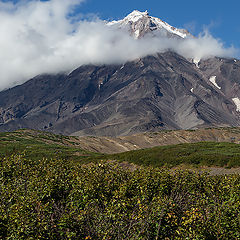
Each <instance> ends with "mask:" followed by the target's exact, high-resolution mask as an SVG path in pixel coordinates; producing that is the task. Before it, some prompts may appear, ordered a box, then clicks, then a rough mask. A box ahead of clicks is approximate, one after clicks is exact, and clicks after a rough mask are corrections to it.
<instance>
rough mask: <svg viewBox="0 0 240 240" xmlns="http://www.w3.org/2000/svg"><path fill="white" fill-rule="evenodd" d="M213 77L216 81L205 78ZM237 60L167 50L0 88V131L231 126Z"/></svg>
mask: <svg viewBox="0 0 240 240" xmlns="http://www.w3.org/2000/svg"><path fill="white" fill-rule="evenodd" d="M213 75H214V76H216V79H215V81H216V84H218V85H217V86H220V87H221V89H219V88H218V87H216V84H215V85H214V84H213V82H212V81H210V78H211V76H213ZM239 82H240V62H239V61H237V60H231V59H219V58H212V59H209V60H205V61H201V62H200V63H199V68H198V67H197V66H196V65H195V64H193V63H191V62H190V61H188V60H187V59H185V58H183V57H182V56H179V55H178V54H176V53H173V52H166V53H162V54H156V55H154V56H148V57H145V58H142V59H138V60H136V61H133V62H128V63H126V64H124V65H122V66H117V65H108V66H93V65H89V66H82V67H80V68H78V69H76V70H75V71H73V72H72V73H71V74H69V75H65V74H58V75H41V76H37V77H35V78H33V79H31V80H29V81H28V82H26V83H25V84H23V85H20V86H17V87H15V88H12V89H9V90H6V91H3V92H0V123H1V125H0V130H1V131H9V130H15V129H18V128H33V129H40V130H44V129H45V130H48V131H53V132H56V133H61V134H68V135H70V134H75V135H110V136H117V135H129V134H133V133H137V132H144V131H156V130H161V129H189V128H196V127H205V126H238V125H239V112H238V111H237V110H238V108H237V106H236V103H235V102H234V101H233V99H234V98H238V97H240V92H239Z"/></svg>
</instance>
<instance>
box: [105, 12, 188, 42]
mask: <svg viewBox="0 0 240 240" xmlns="http://www.w3.org/2000/svg"><path fill="white" fill-rule="evenodd" d="M108 25H109V26H119V27H120V28H127V29H128V30H129V31H130V33H131V34H132V35H133V36H134V37H135V38H141V37H143V36H144V35H145V34H147V33H152V34H160V35H162V36H166V37H177V38H186V37H189V36H191V34H190V33H189V32H188V31H187V30H185V29H178V28H175V27H173V26H171V25H169V24H168V23H166V22H164V21H162V20H161V19H159V18H156V17H151V16H149V13H148V11H145V12H140V11H137V10H134V11H133V12H132V13H130V14H129V15H128V16H126V17H125V18H124V19H122V20H119V21H112V22H109V23H108Z"/></svg>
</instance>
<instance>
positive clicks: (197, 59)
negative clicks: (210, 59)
mask: <svg viewBox="0 0 240 240" xmlns="http://www.w3.org/2000/svg"><path fill="white" fill-rule="evenodd" d="M200 60H201V59H199V58H194V59H193V63H194V64H195V65H196V67H197V68H199V62H200Z"/></svg>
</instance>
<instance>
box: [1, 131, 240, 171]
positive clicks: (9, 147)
mask: <svg viewBox="0 0 240 240" xmlns="http://www.w3.org/2000/svg"><path fill="white" fill-rule="evenodd" d="M239 135H240V132H239V129H237V128H236V129H234V128H233V129H205V130H203V129H202V130H196V131H169V132H158V133H146V134H142V135H141V134H140V135H134V136H128V137H122V138H117V139H114V138H100V137H99V138H96V137H69V136H62V135H55V134H52V133H47V132H41V131H35V130H19V131H16V132H10V133H1V134H0V156H1V157H5V156H11V155H12V154H24V156H25V157H26V158H27V159H31V160H33V159H36V160H41V159H43V158H48V159H49V158H58V159H65V161H74V162H79V163H81V164H86V163H89V162H99V161H101V160H104V161H118V162H120V163H121V165H122V166H123V165H126V166H129V167H130V168H132V167H133V165H131V164H134V165H135V166H141V165H143V166H153V167H171V168H172V167H175V166H180V165H188V166H192V167H197V166H208V167H209V166H218V167H228V168H230V167H237V166H240V148H239V145H238V144H236V143H237V142H238V141H239V139H240V136H239ZM204 136H205V138H203V137H204ZM207 136H208V137H207ZM203 140H205V142H203ZM214 141H215V142H214ZM224 141H225V143H224ZM234 142H235V143H234ZM131 150H132V151H131ZM121 152H122V153H121ZM126 163H127V164H126ZM134 168H135V167H134ZM237 172H238V171H237Z"/></svg>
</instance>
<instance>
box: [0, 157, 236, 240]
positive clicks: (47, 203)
mask: <svg viewBox="0 0 240 240" xmlns="http://www.w3.org/2000/svg"><path fill="white" fill-rule="evenodd" d="M0 191H1V192H0V239H18V240H20V239H240V230H239V226H240V215H239V212H240V176H239V175H229V176H214V177H210V176H208V175H207V174H198V173H194V172H190V171H186V172H183V171H176V172H171V171H168V170H163V169H157V168H155V169H153V168H139V169H137V170H135V171H129V170H126V169H122V168H120V167H119V166H118V165H117V164H116V163H101V164H91V165H87V166H81V165H77V164H76V163H73V162H70V161H68V162H66V161H64V160H61V159H57V158H56V159H42V160H29V159H27V158H25V157H24V156H22V155H15V156H14V155H13V156H10V157H6V158H2V159H1V160H0Z"/></svg>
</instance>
